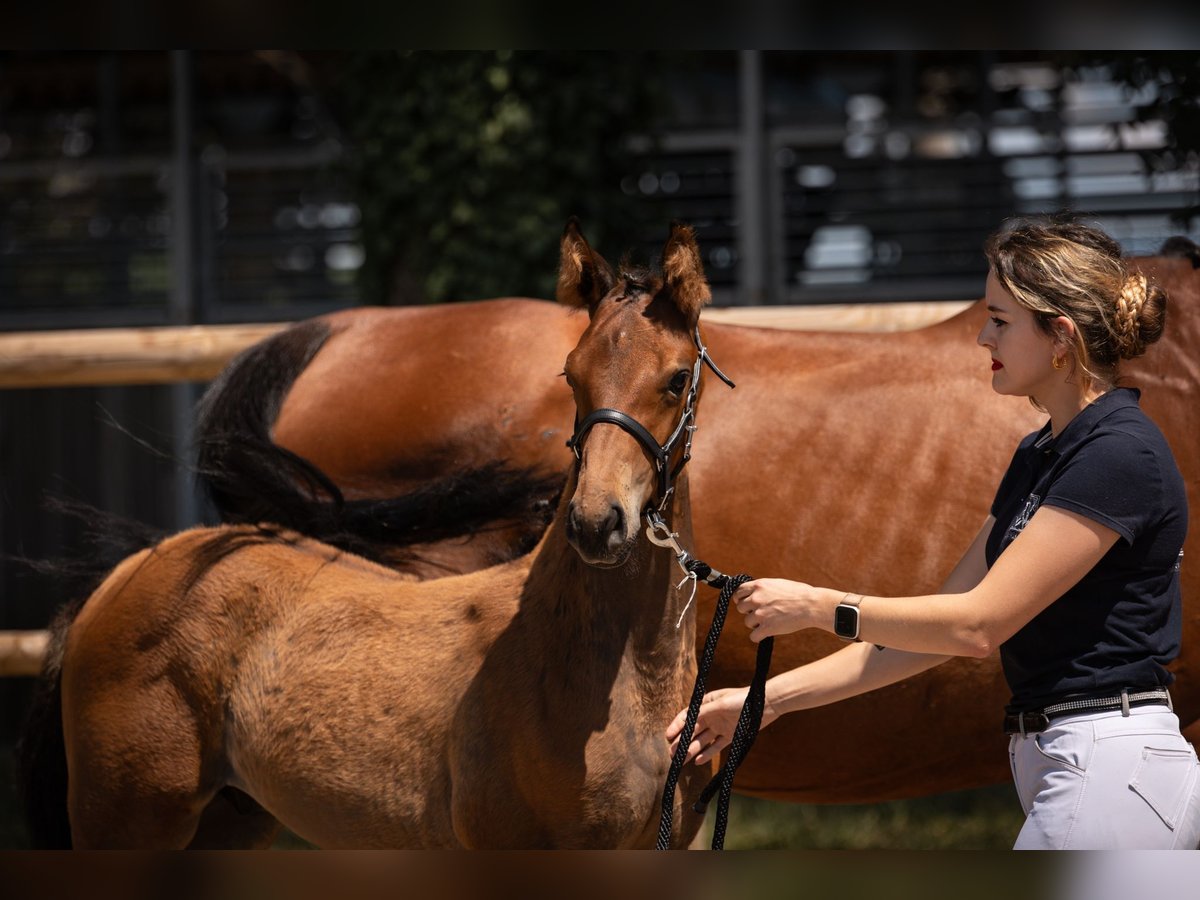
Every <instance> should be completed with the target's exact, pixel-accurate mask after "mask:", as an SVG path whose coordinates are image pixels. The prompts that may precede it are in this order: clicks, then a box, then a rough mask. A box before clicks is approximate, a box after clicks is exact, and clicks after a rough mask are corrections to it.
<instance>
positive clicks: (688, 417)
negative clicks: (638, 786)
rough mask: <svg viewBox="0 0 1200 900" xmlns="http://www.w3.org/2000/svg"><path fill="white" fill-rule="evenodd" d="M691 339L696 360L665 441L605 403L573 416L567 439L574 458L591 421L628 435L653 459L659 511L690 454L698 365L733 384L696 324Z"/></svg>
mask: <svg viewBox="0 0 1200 900" xmlns="http://www.w3.org/2000/svg"><path fill="white" fill-rule="evenodd" d="M692 340H693V341H695V343H696V350H697V351H698V354H697V356H696V363H695V365H694V366H692V379H691V382H690V383H689V385H688V392H687V399H686V400H685V401H684V404H683V413H682V415H680V417H679V423H678V424H677V425H676V426H675V429H674V431H672V432H671V436H670V437H668V438H667V440H666V442H665V443H662V444H660V443H659V442H658V441H657V440H655V438H654V435H652V434H651V433H650V432H649V430H648V429H647V428H646V427H645V426H644V425H642V424H641V423H640V422H639V421H637V419H635V418H633V417H632V416H630V415H628V414H626V413H623V412H621V411H620V410H619V409H610V408H608V407H604V408H602V409H597V410H593V411H592V412H590V413H588V414H587V415H586V416H585V417H584V419H583V421H582V422H580V421H579V420H578V419H576V422H575V433H574V434H573V435H571V439H570V440H569V441H567V446H568V447H570V448H571V450H573V451H574V453H575V458H576V459H577V460H582V458H583V441H584V438H586V437H587V434H588V432H589V431H590V430H591V429H592V426H593V425H598V424H600V423H601V422H606V423H608V424H610V425H616V426H617V427H618V428H620V429H622V430H623V431H625V432H626V433H627V434H629V435H631V436H632V437H633V438H634V439H635V440H636V441H637V442H638V443H639V444H641V445H642V447H643V448H645V450H646V452H647V453H649V454H650V458H651V459H653V460H654V468H655V470H656V471H657V472H658V495H657V500H658V503H657V507H658V510H659V511H661V510H662V509H663V508H664V507H665V506H666V504H667V500H668V499H669V498H670V496H671V492H672V491H673V490H674V487H673V484H672V483H673V482H674V481H675V479H676V478H678V477H679V473H680V472H681V471H683V467H684V466H685V465H686V464H687V461H688V460H689V459H691V458H692V433H693V432H694V431H695V430H696V425H695V422H696V393H697V391H698V390H699V389H700V367H701V366H702V365H706V366H708V367H709V368H710V369H712V370H713V372H714V373H715V374H716V376H717V377H718V378H720V379H721V380H722V381H723V382H725V383H726V384H727V385H729V386H730V387H734V384H733V382H732V381H730V380H729V377H728V376H727V375H726V374H725V373H724V372H722V371H721V370H720V369H718V368H717V365H716V363H714V362H713V361H712V358H711V357H710V356H709V355H708V348H707V347H705V346H704V343H703V342H702V341H701V340H700V327H699V326H697V327H696V329H695V330H694V331H693V332H692ZM680 440H682V441H683V453H682V454H681V455H680V457H679V462H677V463H676V464H675V466H674V468H672V467H671V455H672V454H673V453H674V452H675V447H676V445H677V444H679V442H680Z"/></svg>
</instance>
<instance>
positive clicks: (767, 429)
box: [198, 238, 1200, 802]
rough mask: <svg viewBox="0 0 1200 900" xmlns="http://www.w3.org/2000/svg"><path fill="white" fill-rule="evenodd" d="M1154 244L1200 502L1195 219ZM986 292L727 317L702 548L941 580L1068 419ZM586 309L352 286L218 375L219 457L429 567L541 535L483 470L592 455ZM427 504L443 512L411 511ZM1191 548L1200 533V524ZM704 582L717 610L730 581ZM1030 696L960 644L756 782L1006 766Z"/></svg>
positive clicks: (887, 785) (818, 734)
mask: <svg viewBox="0 0 1200 900" xmlns="http://www.w3.org/2000/svg"><path fill="white" fill-rule="evenodd" d="M1135 263H1136V265H1137V267H1138V268H1139V269H1140V270H1141V271H1143V272H1145V273H1146V274H1147V275H1149V276H1151V277H1153V278H1155V279H1157V280H1158V281H1159V282H1160V283H1161V284H1162V285H1163V286H1164V287H1165V288H1166V289H1167V290H1168V292H1169V294H1170V313H1169V321H1168V325H1167V331H1166V337H1165V339H1164V340H1163V341H1162V342H1160V343H1159V344H1158V345H1156V346H1154V347H1151V348H1150V350H1149V352H1148V354H1147V356H1146V357H1145V358H1143V359H1141V360H1137V361H1135V363H1134V364H1132V365H1131V366H1129V370H1128V373H1127V374H1128V375H1129V376H1130V377H1129V379H1128V380H1129V382H1130V383H1132V384H1135V385H1140V386H1142V387H1144V389H1145V391H1144V396H1143V404H1144V408H1145V409H1146V410H1147V412H1148V413H1149V415H1151V416H1152V417H1153V418H1154V419H1155V421H1156V422H1157V423H1158V424H1159V425H1160V426H1161V427H1162V429H1163V431H1164V432H1165V433H1166V435H1167V438H1168V440H1169V441H1170V443H1171V446H1172V449H1173V450H1174V452H1175V454H1176V455H1177V458H1178V462H1179V465H1180V468H1181V470H1182V471H1183V474H1184V477H1185V480H1186V483H1187V487H1188V491H1189V496H1190V497H1191V499H1192V501H1193V507H1194V508H1196V507H1197V505H1200V407H1198V405H1197V393H1196V388H1197V386H1198V385H1200V364H1198V363H1197V362H1196V360H1197V348H1200V272H1197V271H1196V266H1197V265H1198V264H1200V252H1198V251H1197V250H1196V248H1195V246H1194V245H1192V244H1190V242H1188V241H1186V240H1184V239H1178V238H1173V239H1172V240H1171V241H1170V242H1169V246H1168V247H1164V255H1163V256H1160V257H1152V258H1143V259H1138V260H1136V261H1135ZM583 265H584V272H585V276H586V277H587V278H591V279H593V280H595V281H598V282H600V283H605V284H607V283H609V282H610V281H611V280H612V273H611V270H610V268H609V266H608V264H607V263H606V262H605V261H604V260H603V258H602V257H600V256H599V254H597V253H595V252H594V251H592V250H590V249H586V250H585V257H584V263H583ZM985 315H986V314H985V311H984V310H983V308H982V302H980V303H978V304H975V305H974V306H973V307H972V308H970V309H968V310H966V311H964V312H963V313H961V314H959V315H957V316H955V317H953V318H951V319H949V320H947V321H945V322H942V323H939V324H937V325H933V326H931V327H928V328H924V329H921V330H917V331H912V332H906V333H897V334H833V333H803V332H789V331H774V330H767V329H757V328H746V327H737V326H730V325H719V324H710V325H708V326H707V328H706V332H705V334H706V340H707V342H708V344H709V346H710V347H711V349H712V351H713V355H714V356H715V357H716V358H717V359H718V360H720V361H721V363H722V365H726V366H728V367H729V369H730V370H731V371H734V372H736V373H737V381H738V391H737V395H738V396H737V402H736V403H734V402H732V401H731V397H729V396H726V394H727V393H728V392H723V391H722V392H716V393H715V394H714V396H713V397H711V398H710V399H709V402H708V404H707V405H706V419H705V423H704V427H703V428H701V429H700V431H699V432H698V433H697V435H696V440H695V449H696V460H695V462H694V464H693V470H692V477H691V485H692V492H693V494H692V495H693V498H694V500H695V511H696V523H695V537H696V547H695V550H696V553H697V554H698V555H699V556H700V557H701V558H702V559H704V560H706V561H708V562H710V563H711V564H713V565H714V566H716V567H718V568H719V569H721V570H723V571H726V572H749V573H751V574H754V575H759V576H781V577H792V578H797V579H801V580H805V581H809V582H813V583H817V584H825V585H830V586H834V587H839V588H845V589H847V590H851V589H852V590H855V591H860V592H865V593H874V594H883V595H887V594H893V595H906V594H919V593H922V592H929V591H931V590H934V589H936V587H937V586H938V585H939V584H940V582H941V580H942V579H943V578H944V577H945V575H946V574H947V573H948V572H949V570H950V569H951V567H952V566H953V564H954V562H955V561H957V559H958V557H959V555H960V554H961V553H962V551H963V550H964V549H965V547H966V545H967V544H968V543H969V541H970V540H971V538H972V537H973V536H974V535H975V533H976V532H977V531H978V529H979V527H980V525H981V524H982V522H983V520H984V518H985V516H986V515H987V513H988V508H989V505H990V503H991V500H992V497H993V494H994V491H995V488H996V485H997V483H998V481H999V477H1000V475H1001V473H1002V472H1003V471H1004V468H1005V467H1006V465H1007V464H1008V461H1009V459H1010V457H1011V454H1012V452H1013V450H1014V449H1015V447H1016V445H1017V443H1018V441H1019V440H1020V438H1021V437H1022V436H1024V435H1025V434H1027V433H1028V432H1030V431H1032V430H1034V429H1035V428H1036V427H1038V426H1039V425H1040V424H1041V423H1042V422H1043V421H1044V417H1043V416H1042V415H1040V414H1039V413H1037V412H1036V411H1035V410H1034V409H1033V408H1031V406H1030V405H1029V404H1028V403H1027V402H1025V401H1024V400H1020V399H1017V398H1012V397H1001V396H998V395H996V394H995V393H994V392H993V391H992V390H991V387H990V383H989V380H990V374H991V373H990V370H989V358H988V354H987V353H986V352H985V351H983V350H981V349H980V348H979V347H978V346H976V343H975V337H976V335H977V333H978V331H979V329H980V326H981V325H982V323H983V321H984V318H985ZM584 324H586V323H584V322H582V321H581V320H579V319H577V318H574V317H572V316H571V315H569V314H568V313H567V312H565V311H564V310H563V309H562V308H560V307H556V306H555V305H553V304H549V303H546V302H543V301H534V300H521V299H506V300H495V301H486V302H480V303H468V304H458V305H454V306H445V307H433V308H419V309H415V308H402V309H371V308H363V309H352V310H347V311H344V312H340V313H336V314H333V315H329V316H325V317H321V318H318V319H314V320H309V321H307V322H304V323H301V324H298V325H296V326H294V327H293V328H291V329H289V330H288V331H286V332H283V333H281V334H279V335H277V336H275V337H273V338H271V339H269V340H268V341H266V342H264V343H262V344H260V345H258V346H257V347H255V348H251V349H250V350H248V351H247V352H246V353H244V354H243V355H242V356H241V357H240V358H239V359H238V360H236V361H235V362H234V363H232V364H231V365H230V367H229V368H228V369H227V370H226V372H225V373H224V374H223V375H222V377H221V378H220V379H219V380H218V381H217V382H215V383H214V384H213V386H212V387H211V388H210V390H209V392H208V393H207V394H206V396H205V398H204V400H203V401H202V405H201V410H200V413H201V415H200V421H199V429H198V434H199V439H200V459H201V464H202V474H203V475H204V476H205V477H206V479H207V481H208V484H209V487H210V489H211V491H212V494H213V496H214V499H215V500H216V501H217V504H218V506H219V507H220V508H221V510H222V512H223V514H224V515H225V516H227V517H229V518H231V519H234V520H236V519H239V518H243V519H244V518H245V517H251V518H254V517H264V518H271V519H275V520H278V521H282V522H284V523H286V524H288V525H290V526H292V527H296V528H299V529H301V530H310V531H315V532H317V533H322V534H326V535H329V536H337V535H339V534H340V535H341V537H342V538H343V539H348V540H351V541H352V542H356V543H355V544H354V545H355V546H356V548H357V549H359V550H361V551H363V552H366V553H369V554H370V555H372V556H373V557H374V558H376V559H378V560H381V561H383V562H385V563H386V564H388V565H391V566H394V567H396V568H398V569H400V570H402V571H408V572H413V573H416V574H418V575H421V576H428V575H430V574H437V573H439V572H442V571H446V570H462V569H464V568H467V567H471V566H481V565H487V564H490V563H491V562H492V561H494V560H495V559H497V558H502V557H503V556H504V555H505V554H510V553H512V552H514V551H515V550H517V549H519V548H521V547H523V546H525V545H526V544H527V543H528V542H530V541H531V540H534V539H535V538H536V535H537V534H538V533H539V531H540V529H541V527H542V520H540V519H539V516H538V509H537V508H536V507H535V506H531V505H529V504H527V503H523V502H522V501H523V499H524V495H523V494H522V493H521V492H520V491H519V490H513V491H512V492H511V494H510V495H509V499H510V501H511V502H510V504H509V507H508V509H507V511H506V512H505V513H504V515H502V516H499V517H497V518H495V519H493V520H491V521H485V518H484V517H482V516H479V515H475V513H474V510H473V509H472V507H471V496H472V493H471V492H472V491H473V490H476V489H486V490H488V491H492V492H496V491H503V490H505V487H506V485H508V484H509V483H510V482H511V483H514V484H515V483H517V482H519V481H520V480H521V479H520V478H519V477H518V476H519V475H520V474H522V473H523V474H526V475H528V476H530V477H531V478H532V479H534V480H539V479H546V478H552V477H553V474H554V473H555V472H557V471H559V470H560V468H561V466H562V465H563V464H564V462H565V461H566V460H567V459H568V458H569V457H568V451H567V450H566V448H565V447H564V438H565V437H566V436H567V435H569V433H570V428H571V395H570V391H569V390H568V388H567V386H566V385H565V384H564V383H563V382H562V380H561V379H558V378H556V377H555V376H556V375H557V374H558V361H559V360H560V359H561V357H562V356H563V354H564V353H565V352H566V351H567V349H569V348H570V347H571V346H572V345H573V344H574V342H575V341H576V340H577V338H578V336H579V333H580V331H581V330H582V328H583V326H584ZM400 423H403V425H401V424H400ZM306 461H307V462H306ZM498 462H503V463H505V464H506V467H505V468H504V469H503V470H501V471H500V472H499V473H498V471H497V468H496V466H497V464H498ZM310 464H311V465H310ZM314 467H316V468H314ZM318 469H319V471H318ZM322 473H323V474H322ZM476 473H481V474H479V475H478V477H476ZM498 474H500V475H503V476H505V477H496V476H497V475H498ZM506 478H507V479H509V481H506ZM446 479H457V480H458V484H459V486H460V487H461V490H460V491H459V492H458V496H459V497H460V499H459V502H458V504H456V505H452V506H447V505H443V506H442V507H441V508H440V509H438V510H437V511H435V512H434V513H433V514H430V513H429V512H427V511H424V510H422V509H420V508H418V509H414V508H412V506H411V504H410V506H409V507H408V508H406V509H402V510H399V511H393V510H392V508H391V507H390V505H389V502H388V498H389V497H390V496H392V495H399V494H405V493H406V492H408V491H409V490H411V489H412V488H414V487H418V486H421V485H425V484H441V483H443V482H444V481H445V480H446ZM544 492H545V494H547V495H549V494H551V493H552V488H550V487H546V488H544ZM393 513H394V514H393ZM414 516H415V520H417V521H430V522H438V523H439V524H440V530H436V531H434V530H428V529H426V530H422V529H421V528H420V527H417V528H414V529H412V530H409V531H404V530H402V529H401V528H399V527H398V526H399V524H400V523H402V522H405V521H408V520H413V519H414ZM439 516H441V517H442V518H440V519H439ZM1186 555H1187V557H1188V558H1189V559H1197V558H1200V529H1192V533H1191V535H1190V536H1189V538H1188V542H1187V544H1186ZM1183 591H1184V598H1185V599H1184V630H1185V633H1184V640H1183V655H1182V656H1181V657H1180V659H1179V660H1178V661H1177V662H1176V664H1175V665H1174V666H1173V669H1174V671H1175V673H1176V674H1177V675H1178V676H1180V677H1179V681H1178V682H1177V684H1176V687H1175V689H1174V696H1175V706H1176V710H1177V711H1178V712H1179V714H1180V717H1181V721H1183V723H1184V724H1185V725H1187V724H1188V723H1191V722H1195V721H1196V720H1197V719H1198V718H1200V673H1197V664H1198V662H1200V576H1198V575H1197V573H1196V571H1194V566H1189V565H1186V564H1185V566H1184V573H1183ZM701 593H702V596H701V598H700V600H699V602H700V604H701V606H700V616H701V621H707V620H708V617H710V616H711V613H712V607H713V603H714V600H715V595H714V594H713V593H712V592H711V591H702V592H701ZM839 646H840V644H839V642H838V641H837V640H836V638H832V637H830V636H829V635H826V634H823V633H817V632H806V633H800V634H794V635H789V636H786V637H783V638H780V639H778V640H777V642H776V647H775V663H774V665H773V670H774V671H780V670H781V669H782V668H783V667H790V666H796V665H799V664H801V663H804V662H807V661H810V660H812V659H815V658H817V657H819V656H823V655H825V654H828V653H830V652H831V651H833V650H836V649H837V648H838V647H839ZM753 666H754V645H752V644H751V643H750V642H749V641H748V640H746V639H745V636H744V635H742V634H739V633H738V629H736V628H731V629H730V633H729V634H728V635H727V636H726V637H725V639H724V640H723V641H722V647H721V649H720V650H719V651H718V654H717V659H716V661H715V664H714V668H713V671H712V674H711V675H710V677H709V682H708V683H709V686H710V687H717V686H728V685H737V684H746V683H748V681H749V679H750V676H751V673H752V672H753ZM1007 698H1008V692H1007V689H1006V687H1005V684H1004V681H1003V678H1002V675H1001V672H1000V667H999V664H998V660H997V658H995V657H993V658H989V659H986V660H971V659H958V660H953V661H951V662H949V663H946V664H945V665H943V666H940V667H938V668H936V669H933V670H931V671H930V672H927V673H925V674H923V675H921V676H918V677H916V678H913V679H911V680H909V681H906V682H904V683H902V684H898V685H895V686H892V687H889V688H886V689H882V690H879V691H875V692H873V693H871V694H869V695H866V696H863V697H859V698H855V699H852V700H847V701H844V702H841V703H838V704H835V705H832V706H829V707H826V708H824V709H816V710H810V711H805V712H799V713H795V714H793V715H790V716H785V717H784V718H783V719H780V720H779V721H777V722H776V723H775V724H773V725H772V726H771V727H770V728H768V729H767V730H765V731H764V732H763V733H762V735H761V736H760V737H759V740H758V742H757V743H756V745H755V749H754V752H753V753H752V754H751V755H750V756H749V757H748V759H747V760H746V762H745V763H744V764H743V766H742V768H741V769H740V770H739V774H738V790H739V791H740V792H743V793H750V794H755V795H759V796H765V797H771V798H774V799H787V800H796V801H802V802H874V801H880V800H887V799H894V798H900V797H908V796H919V795H924V794H931V793H936V792H940V791H947V790H954V789H960V788H968V787H974V786H980V785H985V784H991V783H996V782H1000V781H1003V780H1006V779H1007V778H1009V777H1010V776H1009V773H1008V765H1007V762H1006V758H1005V753H1004V750H1003V747H1002V742H1003V740H1004V738H1003V735H1002V734H1001V731H1000V715H1001V711H1002V707H1003V705H1004V703H1005V702H1006V700H1007Z"/></svg>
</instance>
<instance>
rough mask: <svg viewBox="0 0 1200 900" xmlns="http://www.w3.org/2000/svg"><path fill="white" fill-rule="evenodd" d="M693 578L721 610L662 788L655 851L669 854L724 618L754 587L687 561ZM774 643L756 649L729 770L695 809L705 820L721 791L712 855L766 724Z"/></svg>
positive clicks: (722, 842)
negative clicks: (740, 775) (711, 590)
mask: <svg viewBox="0 0 1200 900" xmlns="http://www.w3.org/2000/svg"><path fill="white" fill-rule="evenodd" d="M685 565H686V568H687V569H688V571H689V572H692V573H694V574H695V575H696V577H697V578H698V579H699V580H701V581H704V582H705V583H707V584H710V585H712V586H713V587H715V588H719V589H720V591H721V595H720V597H719V598H718V599H717V607H716V609H715V610H714V611H713V617H712V623H711V624H710V625H709V626H708V636H707V637H706V638H705V640H704V650H703V651H702V653H701V658H700V661H699V663H698V665H697V668H696V683H695V685H694V686H693V688H692V699H691V702H690V703H688V711H687V716H686V718H685V719H684V724H683V731H681V732H680V733H679V743H678V744H677V745H676V747H675V755H674V756H673V757H672V758H671V767H670V769H668V770H667V780H666V783H665V784H664V786H663V795H662V811H661V813H660V816H659V820H658V843H657V844H656V845H655V849H657V850H669V849H670V847H671V831H672V823H673V820H674V818H675V788H676V786H677V785H678V783H679V774H680V772H681V771H682V770H683V762H684V760H685V759H686V758H687V750H688V746H689V745H690V744H691V743H692V735H693V733H694V732H695V730H696V720H697V719H698V718H699V717H700V704H701V703H702V702H703V700H704V693H705V690H704V684H705V681H706V680H707V678H708V671H709V669H710V668H711V667H712V661H713V656H714V655H715V654H716V650H717V641H718V640H719V639H720V637H721V630H722V629H723V628H724V627H725V616H726V613H728V612H729V601H730V599H731V598H732V597H733V593H734V591H736V590H737V589H738V588H739V587H740V586H741V585H743V584H745V583H746V582H747V581H750V580H751V578H750V576H749V575H720V574H714V573H713V571H712V569H711V567H709V566H708V565H707V564H705V563H703V562H700V561H699V560H695V559H693V560H689V561H688V562H687V563H686V564H685ZM774 646H775V639H774V638H772V637H768V638H764V639H763V640H762V641H761V642H760V643H759V645H758V655H757V657H756V659H755V666H754V678H753V680H752V681H751V682H750V690H749V691H748V692H747V694H746V701H745V703H743V704H742V711H741V714H740V715H739V716H738V723H737V727H736V728H735V729H734V733H733V738H732V740H731V741H730V745H729V752H728V754H727V755H726V757H725V764H724V765H723V766H721V769H720V771H718V772H717V774H716V776H715V777H714V778H713V779H712V781H710V782H709V783H708V785H707V786H706V787H705V788H704V790H703V791H701V793H700V799H699V800H697V801H696V803H695V805H694V806H693V809H694V810H695V811H696V812H698V813H700V814H703V813H704V812H705V810H706V809H707V808H708V803H709V801H710V800H712V798H713V795H714V794H716V793H717V791H718V790H719V791H720V798H719V800H718V801H717V821H716V824H715V826H714V828H713V839H712V849H714V850H723V849H724V847H725V829H726V826H727V825H728V823H729V800H730V797H731V795H732V792H733V777H734V775H735V774H736V773H737V770H738V767H739V766H740V765H741V764H742V761H743V760H744V759H745V758H746V754H748V753H749V752H750V748H751V746H753V744H754V739H755V738H756V737H757V736H758V729H759V725H760V724H761V723H762V714H763V706H764V695H765V692H766V683H767V671H768V669H769V668H770V666H771V651H772V650H773V649H774Z"/></svg>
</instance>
